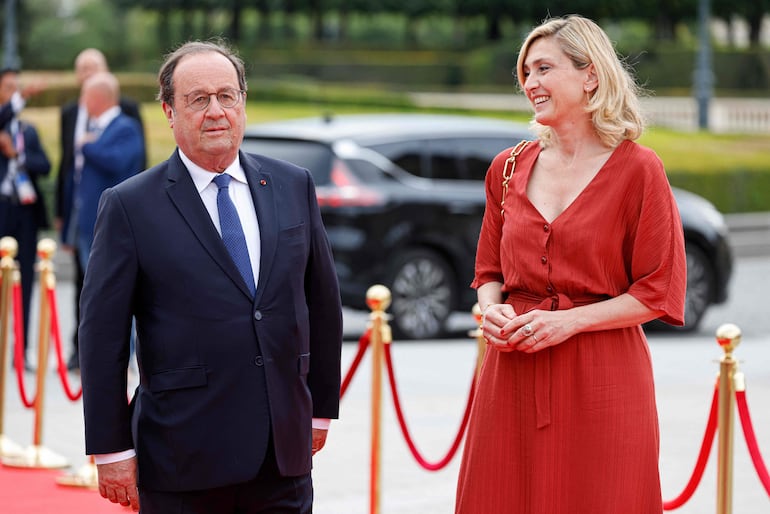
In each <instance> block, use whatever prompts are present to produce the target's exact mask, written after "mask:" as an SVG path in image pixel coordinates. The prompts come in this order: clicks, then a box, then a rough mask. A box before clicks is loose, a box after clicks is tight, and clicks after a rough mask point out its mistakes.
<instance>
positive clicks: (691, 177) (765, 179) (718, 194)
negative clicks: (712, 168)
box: [668, 169, 770, 213]
mask: <svg viewBox="0 0 770 514" xmlns="http://www.w3.org/2000/svg"><path fill="white" fill-rule="evenodd" d="M668 177H669V181H670V182H671V185H672V186H676V187H679V188H681V189H686V190H688V191H692V192H693V193H697V194H699V195H701V196H703V197H704V198H707V199H709V200H710V201H711V202H712V203H713V204H714V205H715V206H716V208H717V209H718V210H719V211H720V212H724V213H737V212H765V211H770V195H768V191H770V170H767V171H757V170H741V169H733V170H726V172H725V173H693V172H685V173H678V172H676V171H673V172H672V171H669V172H668Z"/></svg>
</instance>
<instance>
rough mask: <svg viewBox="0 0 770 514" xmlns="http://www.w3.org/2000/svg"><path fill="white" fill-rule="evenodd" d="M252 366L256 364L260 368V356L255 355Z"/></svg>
mask: <svg viewBox="0 0 770 514" xmlns="http://www.w3.org/2000/svg"><path fill="white" fill-rule="evenodd" d="M254 364H256V365H257V366H262V356H261V355H257V356H256V357H255V358H254Z"/></svg>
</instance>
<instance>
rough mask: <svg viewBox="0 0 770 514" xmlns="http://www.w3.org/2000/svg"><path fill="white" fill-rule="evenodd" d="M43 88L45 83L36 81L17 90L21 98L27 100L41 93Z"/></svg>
mask: <svg viewBox="0 0 770 514" xmlns="http://www.w3.org/2000/svg"><path fill="white" fill-rule="evenodd" d="M45 88H46V84H45V82H43V81H42V80H36V81H34V82H32V83H30V84H26V85H25V86H24V87H22V88H21V90H19V93H21V97H22V98H24V99H25V100H29V99H30V98H32V97H33V96H35V95H37V94H38V93H40V92H42V91H43V90H44V89H45Z"/></svg>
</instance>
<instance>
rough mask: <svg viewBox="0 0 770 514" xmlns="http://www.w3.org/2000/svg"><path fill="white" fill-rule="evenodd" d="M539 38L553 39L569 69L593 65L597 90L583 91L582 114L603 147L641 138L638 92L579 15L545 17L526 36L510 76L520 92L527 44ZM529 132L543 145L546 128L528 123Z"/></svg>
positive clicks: (598, 32)
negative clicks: (589, 120)
mask: <svg viewBox="0 0 770 514" xmlns="http://www.w3.org/2000/svg"><path fill="white" fill-rule="evenodd" d="M540 38H553V39H554V41H556V42H557V43H558V44H559V47H560V48H561V50H562V51H563V52H564V54H565V55H566V56H567V57H568V58H569V59H570V60H571V61H572V63H573V64H574V66H575V68H577V69H583V68H585V67H586V66H588V65H589V64H593V65H594V68H595V69H596V75H597V77H598V86H597V87H596V89H595V90H594V91H593V92H591V93H588V104H587V106H586V112H588V113H590V114H591V118H592V121H593V124H594V128H595V129H596V133H597V134H598V135H599V138H600V139H601V140H602V142H603V143H604V144H606V145H608V146H610V147H615V146H617V145H618V144H620V142H621V141H623V140H624V139H630V140H635V139H637V138H638V137H639V136H640V135H641V134H642V130H643V129H644V118H643V116H642V114H641V106H640V104H639V96H640V94H641V89H640V88H639V86H638V85H637V84H636V82H635V81H634V79H633V77H632V76H631V73H630V72H629V70H628V69H627V67H626V66H625V64H624V63H623V62H622V61H621V60H620V59H619V58H618V55H617V53H616V52H615V47H614V46H613V45H612V42H611V41H610V39H609V37H607V34H606V33H605V32H604V31H603V30H602V29H601V28H600V27H599V26H598V25H597V24H596V23H594V22H593V21H591V20H589V19H587V18H584V17H582V16H577V15H571V16H565V17H562V18H552V19H548V20H546V21H544V22H543V23H542V24H541V25H539V26H538V27H535V28H534V29H533V30H532V31H531V32H530V33H529V35H528V36H527V37H526V39H525V40H524V44H522V45H521V50H520V51H519V58H518V61H517V62H516V74H517V78H518V80H519V86H520V87H521V89H522V90H523V89H524V81H525V80H526V77H525V76H524V60H525V59H526V58H527V54H528V53H529V49H530V47H531V46H532V43H534V42H535V41H537V40H538V39H540ZM532 129H533V131H534V132H535V133H536V134H537V136H538V137H539V138H540V141H541V144H542V145H543V146H549V144H550V142H551V138H552V130H551V128H550V127H546V126H543V125H541V124H539V123H536V122H534V121H533V122H532Z"/></svg>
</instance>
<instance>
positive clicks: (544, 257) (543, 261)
mask: <svg viewBox="0 0 770 514" xmlns="http://www.w3.org/2000/svg"><path fill="white" fill-rule="evenodd" d="M540 262H542V263H543V264H545V263H546V262H548V257H546V256H545V255H543V256H542V257H540Z"/></svg>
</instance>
